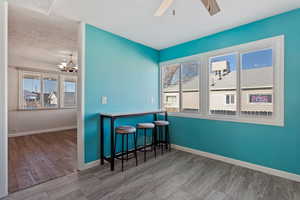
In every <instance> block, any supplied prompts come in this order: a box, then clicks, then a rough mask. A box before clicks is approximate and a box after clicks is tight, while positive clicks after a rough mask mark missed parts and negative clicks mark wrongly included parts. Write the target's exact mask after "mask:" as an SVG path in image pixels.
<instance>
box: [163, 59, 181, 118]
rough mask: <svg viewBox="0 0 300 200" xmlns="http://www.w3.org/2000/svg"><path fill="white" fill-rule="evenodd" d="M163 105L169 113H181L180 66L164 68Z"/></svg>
mask: <svg viewBox="0 0 300 200" xmlns="http://www.w3.org/2000/svg"><path fill="white" fill-rule="evenodd" d="M161 73H162V99H163V101H162V103H163V107H164V108H165V109H166V110H167V111H168V112H179V98H180V97H179V76H180V65H179V64H176V65H169V66H165V67H163V68H162V71H161Z"/></svg>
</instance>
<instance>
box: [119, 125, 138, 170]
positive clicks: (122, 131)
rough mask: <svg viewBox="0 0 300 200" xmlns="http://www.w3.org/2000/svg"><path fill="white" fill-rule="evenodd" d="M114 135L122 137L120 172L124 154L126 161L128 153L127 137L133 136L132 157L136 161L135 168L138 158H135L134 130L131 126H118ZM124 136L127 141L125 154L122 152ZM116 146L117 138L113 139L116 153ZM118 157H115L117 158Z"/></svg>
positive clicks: (135, 139)
mask: <svg viewBox="0 0 300 200" xmlns="http://www.w3.org/2000/svg"><path fill="white" fill-rule="evenodd" d="M116 134H117V135H121V136H122V152H121V160H122V171H123V169H124V154H125V153H126V157H127V158H126V160H127V161H128V159H129V158H128V153H129V145H128V144H129V143H128V136H129V135H133V138H134V150H133V152H134V157H135V161H136V166H137V165H138V158H137V137H136V128H135V127H133V126H119V127H117V128H116ZM125 136H126V140H127V148H126V152H125V151H124V137H125ZM116 144H117V137H116V139H115V151H116ZM119 156H120V155H116V158H118V157H119Z"/></svg>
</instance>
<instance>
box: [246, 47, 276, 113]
mask: <svg viewBox="0 0 300 200" xmlns="http://www.w3.org/2000/svg"><path fill="white" fill-rule="evenodd" d="M273 81H274V80H273V51H272V49H264V50H258V51H252V52H249V53H244V54H241V113H242V114H243V115H247V116H256V117H260V116H263V117H265V116H272V115H273V113H274V105H273V102H272V100H273V98H274V97H273V96H274V94H273V92H274V91H273Z"/></svg>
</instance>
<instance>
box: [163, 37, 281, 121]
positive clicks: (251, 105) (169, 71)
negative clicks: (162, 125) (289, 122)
mask: <svg viewBox="0 0 300 200" xmlns="http://www.w3.org/2000/svg"><path fill="white" fill-rule="evenodd" d="M176 62H177V63H176ZM161 79H162V82H161V83H162V85H161V97H162V99H161V101H162V108H164V109H166V110H167V111H168V112H176V113H174V114H173V115H175V116H184V117H197V118H208V119H217V120H219V119H224V120H229V121H239V122H250V123H261V124H271V125H273V124H274V125H280V126H282V125H283V124H284V120H283V119H284V37H283V36H278V37H273V38H268V39H264V40H259V41H255V42H250V43H247V44H241V45H237V46H233V47H228V48H225V49H218V50H215V51H211V52H205V53H201V54H197V55H193V56H190V57H185V58H182V59H181V58H179V59H176V61H175V60H173V61H167V62H165V63H163V64H161ZM190 112H193V113H192V114H190Z"/></svg>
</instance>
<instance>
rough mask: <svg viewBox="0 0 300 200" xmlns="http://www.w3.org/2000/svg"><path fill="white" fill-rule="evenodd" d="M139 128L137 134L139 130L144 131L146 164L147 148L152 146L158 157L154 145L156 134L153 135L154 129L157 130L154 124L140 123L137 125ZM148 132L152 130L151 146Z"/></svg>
mask: <svg viewBox="0 0 300 200" xmlns="http://www.w3.org/2000/svg"><path fill="white" fill-rule="evenodd" d="M136 128H137V133H138V130H139V129H141V130H144V145H143V151H144V162H146V153H147V147H149V146H151V148H152V147H154V154H155V157H156V147H155V145H154V133H153V129H154V128H155V125H154V124H153V123H138V124H137V125H136ZM147 130H151V137H152V141H151V144H147Z"/></svg>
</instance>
